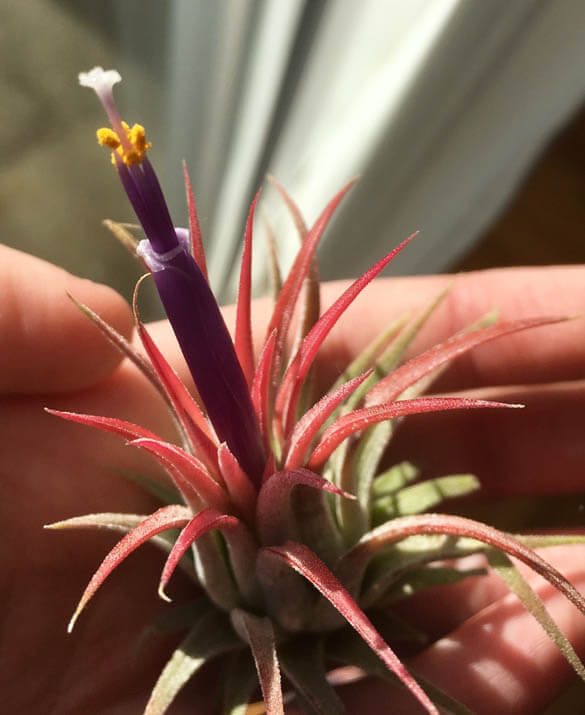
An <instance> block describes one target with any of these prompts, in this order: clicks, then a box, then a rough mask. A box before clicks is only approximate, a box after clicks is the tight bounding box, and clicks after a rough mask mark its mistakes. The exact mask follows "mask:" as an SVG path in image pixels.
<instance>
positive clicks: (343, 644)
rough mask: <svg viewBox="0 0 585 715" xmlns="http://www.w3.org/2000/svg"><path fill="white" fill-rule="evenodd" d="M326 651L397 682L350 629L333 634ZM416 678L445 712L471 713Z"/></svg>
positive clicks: (336, 658) (340, 659)
mask: <svg viewBox="0 0 585 715" xmlns="http://www.w3.org/2000/svg"><path fill="white" fill-rule="evenodd" d="M327 653H328V655H329V656H330V657H331V659H332V660H334V661H337V662H338V663H344V664H346V665H354V666H357V667H358V668H362V669H363V670H364V671H365V672H366V673H369V674H370V675H377V676H378V677H379V678H383V679H384V680H387V681H389V682H391V683H395V684H398V681H397V680H396V678H395V676H394V675H393V673H390V672H389V671H388V669H387V668H386V667H385V666H384V664H383V663H382V661H381V660H380V659H379V658H378V657H377V656H376V654H375V653H374V652H373V651H372V650H371V649H370V648H368V647H367V645H366V644H365V643H364V641H363V640H361V638H358V637H357V636H356V634H355V633H352V632H351V631H347V630H346V631H343V632H342V633H339V634H335V635H334V636H333V637H332V638H331V639H330V642H329V643H328V648H327ZM416 678H417V680H418V681H419V683H420V684H421V685H422V687H423V689H424V691H425V692H426V694H427V695H428V696H429V697H430V698H432V700H433V702H434V703H436V704H437V705H440V706H441V708H442V711H444V712H445V713H452V715H473V713H472V712H471V710H468V709H467V708H466V707H465V705H463V704H461V703H459V702H458V701H457V700H455V699H454V698H452V697H451V696H449V695H447V694H446V693H444V692H443V691H442V690H440V689H439V688H438V687H437V686H436V685H433V684H432V683H430V682H429V681H428V680H425V679H424V678H423V677H422V676H420V675H418V674H416Z"/></svg>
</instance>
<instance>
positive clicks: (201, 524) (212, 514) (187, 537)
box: [158, 508, 238, 601]
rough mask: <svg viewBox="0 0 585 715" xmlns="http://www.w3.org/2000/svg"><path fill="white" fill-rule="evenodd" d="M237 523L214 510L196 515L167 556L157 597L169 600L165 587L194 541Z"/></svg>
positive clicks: (234, 518) (204, 510)
mask: <svg viewBox="0 0 585 715" xmlns="http://www.w3.org/2000/svg"><path fill="white" fill-rule="evenodd" d="M237 523H238V520H237V519H236V517H235V516H228V515H227V514H221V513H220V512H218V511H217V510H216V509H211V508H207V509H203V511H200V512H199V513H198V514H196V515H195V516H194V517H193V518H192V519H191V521H189V523H188V524H187V525H186V526H185V528H184V529H183V530H182V531H181V533H180V534H179V536H178V538H177V540H176V541H175V543H174V545H173V548H172V549H171V552H170V554H169V555H168V558H167V560H166V563H165V565H164V568H163V572H162V576H161V578H160V583H159V587H158V593H159V596H160V597H161V598H163V599H164V600H165V601H170V600H171V599H170V598H169V597H168V596H167V595H166V594H165V588H166V585H167V584H168V582H169V579H170V578H171V576H172V575H173V573H174V571H175V568H176V567H177V564H178V563H179V561H180V560H181V558H182V557H183V554H184V553H185V552H186V551H187V549H188V548H189V547H190V546H191V544H192V543H193V542H194V541H195V540H196V539H198V538H199V537H200V536H201V535H202V534H205V533H206V532H207V531H211V529H221V528H229V527H230V526H231V527H233V526H235V525H236V524H237Z"/></svg>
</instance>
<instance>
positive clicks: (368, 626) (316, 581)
mask: <svg viewBox="0 0 585 715" xmlns="http://www.w3.org/2000/svg"><path fill="white" fill-rule="evenodd" d="M261 554H262V556H264V555H267V556H269V557H272V558H275V559H278V560H279V561H283V562H284V563H286V564H287V565H288V566H289V567H290V568H292V569H294V570H295V571H297V573H300V574H301V575H302V576H304V577H305V578H306V579H307V581H309V583H311V584H312V585H313V586H314V587H315V588H316V589H317V590H318V591H319V592H320V593H321V594H322V595H323V596H324V597H325V598H326V599H327V600H328V601H329V602H330V603H331V604H332V605H333V606H334V607H335V608H336V609H337V610H338V611H339V613H341V615H342V616H343V617H344V618H345V619H346V620H347V622H348V623H349V624H350V625H351V626H352V627H353V628H354V629H355V630H356V631H357V632H358V633H359V635H360V636H361V637H362V638H363V639H364V641H365V642H366V643H367V644H368V645H369V646H370V648H371V649H372V650H373V651H374V653H376V655H377V656H378V657H379V658H380V659H381V660H382V661H383V662H384V663H385V664H386V666H387V667H388V668H389V670H391V671H392V672H393V673H394V674H395V675H396V676H397V677H398V678H399V679H400V680H401V682H402V683H403V684H404V685H405V686H406V687H407V688H408V690H410V692H411V693H412V694H413V695H414V697H415V698H417V699H418V701H419V702H420V703H421V705H423V706H424V707H425V708H426V709H427V711H428V712H429V713H433V715H439V711H438V710H437V708H436V707H435V706H434V705H433V703H432V702H431V701H430V700H429V698H428V696H427V695H426V694H425V692H424V691H423V690H422V688H421V687H420V685H419V684H418V683H417V682H416V680H415V679H414V678H413V677H412V675H410V673H409V672H408V671H407V670H406V668H405V667H404V665H403V664H402V663H401V662H400V660H399V659H398V657H397V656H396V654H395V653H394V651H393V650H392V649H391V648H390V647H389V646H388V645H387V644H386V643H385V642H384V640H383V639H382V636H380V634H379V633H378V631H377V630H376V629H375V628H374V626H373V625H372V623H371V621H370V620H369V618H368V617H367V616H366V614H365V613H364V612H363V611H362V610H361V609H360V607H359V606H358V605H357V603H356V602H355V601H354V600H353V598H352V597H351V596H350V595H349V593H348V592H347V591H346V590H345V588H344V587H343V586H342V584H341V583H340V582H339V581H338V580H337V578H336V577H335V576H334V575H333V574H332V573H331V571H330V570H329V569H328V568H327V566H325V564H324V563H323V562H322V561H321V560H320V559H319V558H318V557H317V556H316V555H315V554H314V553H313V552H312V551H311V550H310V549H308V548H307V547H306V546H304V545H303V544H295V543H293V542H291V541H289V542H287V543H286V544H285V545H284V546H267V547H265V548H263V549H262V550H261Z"/></svg>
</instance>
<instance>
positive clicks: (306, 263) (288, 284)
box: [266, 180, 356, 369]
mask: <svg viewBox="0 0 585 715" xmlns="http://www.w3.org/2000/svg"><path fill="white" fill-rule="evenodd" d="M355 181H356V180H353V181H351V182H349V183H348V184H347V185H346V186H344V188H343V189H341V191H340V192H339V193H338V194H337V195H336V196H334V197H333V199H332V200H331V201H330V202H329V203H328V204H327V206H326V207H325V209H324V211H323V213H322V214H321V215H320V216H319V218H318V219H317V221H316V222H315V224H314V225H313V227H312V228H311V230H310V231H309V233H308V234H307V236H306V238H305V240H304V241H303V245H302V246H301V248H300V250H299V252H298V254H297V257H296V259H295V261H294V263H293V266H292V268H291V269H290V272H289V274H288V277H287V279H286V281H285V282H284V285H283V286H282V290H281V291H280V295H279V297H278V300H277V302H276V305H275V306H274V312H273V314H272V318H271V320H270V324H269V326H268V330H267V333H266V335H267V336H269V335H270V333H272V331H273V330H276V351H275V369H279V368H280V365H281V362H282V356H283V351H284V345H285V342H286V336H287V334H288V328H289V326H290V322H291V320H292V314H293V311H294V307H295V304H296V301H297V298H298V296H299V292H300V290H301V286H302V284H303V281H304V279H305V278H306V276H307V272H308V270H309V268H310V266H311V261H312V259H313V256H314V254H315V250H316V248H317V244H318V243H319V239H320V238H321V236H322V235H323V231H324V230H325V228H326V227H327V224H328V223H329V220H330V219H331V216H332V215H333V212H334V211H335V209H336V208H337V206H338V205H339V203H340V201H341V199H342V198H343V197H344V196H345V194H346V193H347V191H348V190H349V189H350V188H351V187H352V186H353V184H354V183H355Z"/></svg>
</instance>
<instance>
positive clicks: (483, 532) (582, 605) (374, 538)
mask: <svg viewBox="0 0 585 715" xmlns="http://www.w3.org/2000/svg"><path fill="white" fill-rule="evenodd" d="M416 534H446V535H452V536H458V537H469V538H471V539H475V540H477V541H480V542H482V543H484V544H487V545H488V546H493V547H494V548H496V549H499V550H500V551H503V552H505V553H507V554H509V555H510V556H513V557H514V558H516V559H518V560H519V561H522V562H523V563H525V564H526V565H527V566H529V567H530V568H531V569H532V570H533V571H535V572H536V573H538V574H540V575H541V576H542V577H543V578H545V579H546V580H547V581H548V582H549V583H551V584H552V585H553V586H554V587H555V588H556V589H557V590H558V591H559V592H560V593H562V594H563V595H564V596H565V597H566V598H567V599H568V600H569V601H571V603H573V604H574V605H575V606H576V607H577V608H578V609H579V610H580V611H581V612H582V613H583V614H585V599H584V598H583V596H581V594H580V593H579V592H578V591H577V590H576V589H575V587H574V586H572V585H571V584H570V583H569V582H568V581H567V579H566V578H565V577H564V576H563V575H562V574H561V573H560V572H559V571H558V570H557V569H555V568H554V567H553V566H551V565H550V564H549V563H547V562H546V561H545V560H544V559H543V558H542V557H541V556H539V554H537V553H536V552H535V551H533V550H532V549H530V548H528V547H526V546H524V544H522V543H521V542H520V541H519V540H518V539H515V538H514V537H513V536H510V535H509V534H505V533H504V532H503V531H498V530H497V529H494V528H492V527H490V526H487V525H486V524H482V523H481V522H478V521H473V520H472V519H466V518H465V517H462V516H452V515H444V514H418V515H415V516H404V517H400V518H398V519H393V520H391V521H388V522H386V523H385V524H382V525H381V526H378V527H377V528H376V529H374V530H373V531H371V532H370V533H369V534H368V535H366V536H365V537H363V538H362V539H361V541H360V542H359V543H358V544H357V545H356V546H354V548H353V549H352V550H351V551H349V552H348V553H347V554H346V555H345V556H344V557H343V559H342V560H341V561H340V563H339V565H338V567H337V569H336V573H337V575H338V576H339V578H341V579H342V580H344V582H345V579H344V575H346V574H347V576H348V578H349V579H352V578H355V574H356V572H359V571H362V570H363V566H364V563H366V564H367V562H368V561H369V560H370V559H371V557H372V556H373V555H374V554H375V553H376V552H377V551H379V550H380V549H381V548H383V547H386V546H388V545H390V544H393V543H395V542H397V541H400V540H401V539H405V538H406V537H408V536H412V535H416Z"/></svg>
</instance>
